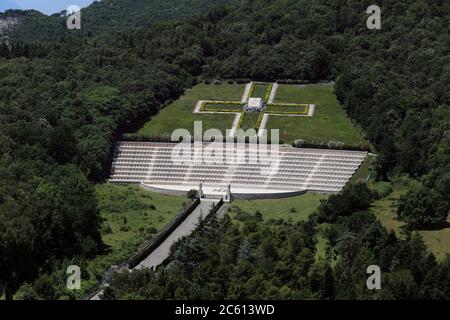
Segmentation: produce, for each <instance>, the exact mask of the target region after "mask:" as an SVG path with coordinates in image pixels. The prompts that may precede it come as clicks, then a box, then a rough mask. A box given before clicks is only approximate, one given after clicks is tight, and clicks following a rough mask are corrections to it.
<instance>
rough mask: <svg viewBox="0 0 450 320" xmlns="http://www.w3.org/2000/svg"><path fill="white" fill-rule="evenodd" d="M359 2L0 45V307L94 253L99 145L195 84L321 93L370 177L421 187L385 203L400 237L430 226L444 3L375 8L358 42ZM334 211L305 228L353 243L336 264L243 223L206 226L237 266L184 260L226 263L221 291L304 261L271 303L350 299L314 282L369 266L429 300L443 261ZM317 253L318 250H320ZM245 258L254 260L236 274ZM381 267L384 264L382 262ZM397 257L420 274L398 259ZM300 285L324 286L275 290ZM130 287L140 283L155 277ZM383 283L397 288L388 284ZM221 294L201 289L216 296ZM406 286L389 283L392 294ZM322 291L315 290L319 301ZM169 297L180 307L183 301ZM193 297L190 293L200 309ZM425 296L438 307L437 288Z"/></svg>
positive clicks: (438, 199) (447, 127)
mask: <svg viewBox="0 0 450 320" xmlns="http://www.w3.org/2000/svg"><path fill="white" fill-rule="evenodd" d="M109 2H112V3H116V4H117V5H119V4H118V3H124V2H125V1H103V2H101V3H98V4H96V5H95V6H99V5H101V4H102V3H109ZM131 2H133V1H131ZM163 2H164V3H170V2H169V1H163ZM158 3H161V2H158ZM186 3H187V2H186ZM199 3H200V2H199ZM370 4H371V3H370V1H356V0H340V1H333V2H331V3H330V2H329V1H323V0H315V1H310V0H300V1H299V0H277V1H271V0H246V1H241V2H240V3H239V4H238V5H236V6H219V7H214V8H212V9H211V10H209V11H208V12H207V13H205V14H202V15H200V16H196V17H195V18H192V19H188V20H187V21H177V22H170V23H164V24H160V25H155V26H152V27H149V28H140V29H125V28H124V29H122V30H120V31H119V30H118V31H115V32H107V33H102V32H100V31H102V30H109V28H110V23H112V22H111V21H114V20H108V19H104V18H101V16H102V14H105V15H106V14H107V13H106V11H102V10H100V11H99V12H98V13H97V14H98V15H99V16H98V20H97V14H96V15H94V16H93V17H92V19H93V20H92V21H94V20H95V24H97V25H98V31H99V33H98V34H94V33H92V34H86V35H84V36H78V35H77V36H75V37H73V36H64V37H62V38H61V39H57V40H55V41H52V42H39V43H32V42H15V43H10V44H7V43H3V44H0V148H1V152H0V292H5V293H6V297H7V298H11V296H12V294H13V293H14V292H15V291H16V290H17V288H18V287H19V286H20V285H21V284H22V283H24V282H25V281H32V280H33V279H34V278H35V277H36V276H37V275H38V274H40V273H43V272H50V271H52V270H53V269H54V266H55V265H56V264H57V262H58V261H61V260H62V259H64V258H67V257H73V256H78V257H81V258H89V257H91V256H93V255H95V254H97V253H99V252H101V250H102V247H103V246H102V243H101V239H100V237H99V232H98V229H99V226H100V224H101V221H100V218H99V215H98V210H97V205H96V200H95V195H94V192H93V188H92V183H93V182H97V181H101V180H102V179H104V178H105V177H106V176H107V174H108V171H109V165H110V158H111V153H112V148H113V142H114V140H115V139H116V138H117V137H118V136H119V135H120V133H121V132H123V131H125V130H126V129H127V128H128V127H129V126H131V125H133V124H135V123H137V122H138V121H141V120H142V119H147V118H148V117H149V116H151V115H152V114H154V113H155V112H157V111H158V109H159V108H160V107H162V106H164V105H165V104H166V103H167V102H168V101H170V100H173V99H176V98H177V97H178V96H179V95H180V94H182V92H183V90H184V89H185V88H188V87H190V86H192V85H193V84H194V83H195V82H196V81H197V80H198V78H199V77H200V78H201V77H204V78H252V79H262V80H276V79H305V80H310V81H317V80H324V79H328V80H335V82H336V88H335V90H336V94H337V96H338V98H339V100H340V101H341V102H342V103H343V105H344V107H345V109H346V110H347V112H348V114H349V115H350V117H351V118H352V119H353V120H354V121H355V122H357V123H358V124H359V125H360V126H361V127H362V128H363V130H364V132H365V134H366V137H367V138H368V139H369V140H370V141H371V142H372V143H373V144H374V146H375V148H376V149H377V151H378V152H379V157H378V160H377V163H376V178H377V179H389V178H390V177H392V176H394V175H399V174H408V175H410V176H411V177H413V178H414V179H417V180H418V181H420V184H419V185H420V187H415V188H414V189H412V190H410V192H409V193H407V194H406V195H405V196H404V197H403V198H402V200H401V201H400V205H399V217H400V218H402V219H403V220H405V221H407V222H408V223H409V225H410V227H411V229H414V228H418V227H431V226H433V225H435V224H439V223H442V221H443V219H444V214H445V213H446V212H448V207H449V202H450V193H449V190H450V135H449V132H450V108H449V105H450V95H449V93H450V54H449V49H450V47H449V43H450V33H449V26H450V23H449V22H450V21H449V20H450V15H449V12H450V3H449V2H448V1H444V0H401V1H398V0H395V1H394V0H386V1H380V3H379V5H380V6H381V7H382V9H383V11H382V23H383V24H382V29H381V30H376V31H374V30H368V29H367V28H366V19H367V15H366V14H365V10H366V8H367V7H368V6H369V5H370ZM95 6H94V7H95ZM134 8H136V6H135V7H134ZM149 10H150V9H149ZM115 12H116V11H115ZM144 12H145V11H144V10H141V8H139V7H138V8H136V9H135V11H132V12H130V13H129V14H128V15H127V17H128V18H129V21H141V20H139V19H140V18H139V16H140V15H141V14H142V16H141V17H146V15H145V14H144ZM108 14H109V13H108ZM174 17H175V16H174ZM125 26H128V25H127V24H125ZM121 28H123V27H122V26H121V25H118V29H121ZM30 32H31V31H30ZM34 32H40V31H38V30H37V29H35V30H34ZM30 37H34V35H33V34H30ZM23 39H26V38H23ZM355 193H357V192H355ZM428 196H430V197H428ZM81 199H83V200H81ZM429 199H432V201H431V200H429ZM335 200H336V199H335ZM80 203H82V205H81V206H80ZM430 206H432V208H439V209H437V210H432V209H430ZM342 208H343V210H342V212H338V213H336V212H335V213H334V215H335V217H334V218H332V219H331V220H329V219H330V218H329V217H328V215H326V214H322V215H321V214H319V213H318V216H317V217H316V219H318V221H320V219H325V221H329V223H333V224H334V226H335V228H333V230H334V237H337V238H339V239H341V238H344V239H348V242H345V241H344V245H345V246H348V247H351V246H354V245H355V243H359V242H360V241H363V243H366V245H365V246H364V247H362V248H360V249H358V250H356V249H355V250H356V251H348V252H349V253H348V254H351V256H346V255H347V253H346V252H347V249H345V250H339V246H336V247H333V250H334V251H333V252H334V253H335V254H338V255H339V256H340V257H341V258H342V260H339V264H338V265H336V267H333V266H330V265H329V263H327V262H323V261H314V256H313V241H314V234H313V232H312V231H308V228H309V227H308V225H302V224H300V225H291V224H289V223H287V222H282V223H275V224H274V223H272V222H261V221H256V222H255V221H253V222H251V224H250V226H249V227H247V229H245V228H244V229H236V227H235V224H234V223H233V222H231V221H228V220H226V221H223V222H211V223H216V224H218V225H219V226H220V227H218V230H222V232H223V233H225V234H227V236H226V237H225V238H226V239H227V240H226V241H227V243H228V245H230V246H231V243H232V242H233V241H235V242H236V245H235V246H234V247H233V246H231V247H230V248H238V247H237V246H239V248H240V247H241V246H242V242H244V240H245V241H248V242H249V243H252V245H251V246H250V245H249V255H250V256H249V257H247V258H243V260H242V259H241V260H240V259H237V254H234V256H233V255H232V254H231V253H227V255H231V256H230V257H221V256H220V255H222V254H225V253H224V252H222V251H220V252H215V253H210V252H208V251H205V250H207V249H208V248H203V247H200V248H196V249H195V250H199V253H198V254H200V255H202V258H201V259H200V260H198V263H199V268H200V267H202V268H203V266H204V267H205V268H207V265H213V264H211V261H208V259H207V258H211V259H212V260H214V259H219V258H220V259H225V258H226V259H230V260H229V261H231V262H232V263H234V264H236V268H237V270H235V271H233V272H234V273H227V276H228V277H229V278H228V280H227V281H229V282H230V283H234V284H236V285H237V284H238V283H239V282H240V281H241V280H242V279H243V278H241V277H244V276H245V275H244V274H245V273H246V271H245V270H246V268H257V269H261V273H260V275H259V276H260V277H263V276H264V274H265V273H264V272H268V271H267V270H268V269H267V268H271V267H272V266H273V264H274V263H275V264H276V263H277V262H276V260H275V257H277V256H278V257H280V256H282V255H283V254H284V253H282V252H280V251H285V250H287V251H286V255H288V256H289V257H286V260H284V259H281V260H280V264H281V263H285V265H286V266H289V265H290V264H292V263H293V261H295V259H297V255H298V254H300V253H301V252H303V255H304V256H305V257H306V258H305V259H306V260H308V261H310V260H311V256H312V262H311V261H310V262H311V263H310V265H309V266H308V265H306V266H305V267H304V268H303V269H302V270H297V269H296V268H287V267H286V270H287V269H289V270H288V271H286V272H287V273H286V274H288V275H289V274H290V273H292V272H298V275H296V276H295V279H290V278H289V277H282V276H281V275H282V274H283V273H279V274H276V275H274V277H275V278H273V279H274V280H273V281H274V282H273V283H271V284H270V285H269V284H268V285H267V286H268V289H267V290H268V291H264V294H265V293H267V292H270V291H271V290H272V289H271V288H272V287H273V286H274V284H276V286H278V287H279V288H283V286H284V285H286V290H285V291H284V292H283V293H280V292H276V290H274V294H273V295H269V296H266V297H272V296H276V295H277V294H280V295H282V297H329V298H344V297H361V296H360V295H359V293H357V292H350V291H347V290H346V289H345V290H346V291H345V292H341V291H339V290H344V289H339V288H337V286H334V288H335V291H333V292H329V293H326V292H325V291H327V290H331V288H332V287H328V286H329V285H328V284H327V283H328V282H330V283H332V282H334V283H345V282H346V280H345V279H341V278H340V277H344V271H342V270H351V268H352V267H353V263H357V260H354V259H356V257H357V258H358V259H359V258H360V259H363V255H366V256H367V255H373V256H374V257H376V258H377V259H387V260H392V259H393V261H398V263H397V264H395V266H388V265H387V264H383V266H386V267H387V268H388V267H390V269H389V270H392V273H393V274H395V273H399V274H401V276H400V275H399V276H398V277H400V279H403V280H402V281H404V282H407V284H411V286H420V287H421V288H424V283H433V284H435V283H436V285H435V286H434V287H433V285H431V284H430V286H431V287H432V289H430V290H438V289H436V286H438V284H437V282H438V281H437V280H436V281H435V280H433V279H430V278H432V277H433V274H428V273H426V272H425V271H424V270H431V269H433V268H437V269H436V270H438V271H439V272H441V273H442V274H447V275H448V262H445V263H443V264H437V263H436V262H435V261H434V260H433V258H432V257H429V256H428V255H427V254H426V251H425V248H424V247H423V243H421V242H420V239H416V238H415V237H413V236H411V237H410V238H409V239H407V240H398V239H395V238H394V237H393V236H392V235H389V234H386V231H384V230H383V229H382V228H381V226H380V225H379V224H378V223H377V221H374V220H373V217H370V216H369V215H368V214H367V213H364V208H358V210H356V211H355V212H352V209H351V206H349V207H345V206H343V207H342ZM412 209H414V210H412ZM321 210H322V209H319V211H321ZM325 211H326V210H324V212H325ZM324 215H325V218H324ZM321 216H322V217H321ZM341 216H342V218H340V219H337V217H341ZM326 217H328V218H326ZM327 219H328V220H327ZM335 219H337V220H336V221H335ZM313 222H314V221H313ZM361 224H362V225H363V226H367V228H369V227H370V228H369V229H373V232H374V233H376V234H377V235H379V236H380V240H379V241H380V243H378V242H377V241H378V240H377V241H375V240H374V239H373V238H370V237H369V236H368V235H365V234H361V232H362V230H365V229H367V228H366V227H359V225H361ZM354 225H358V227H357V228H356V227H354ZM205 228H207V224H206V226H205ZM249 228H250V229H249ZM252 228H253V229H252ZM202 230H203V229H202ZM245 230H247V231H245ZM289 230H298V233H299V235H298V236H297V238H300V239H297V238H295V236H294V235H295V232H293V235H292V239H291V238H290V237H289V239H288V238H287V236H286V234H288V233H290V231H289ZM342 230H344V231H345V233H342V232H343V231H342ZM266 231H268V232H271V234H273V235H274V237H273V241H275V242H277V243H272V244H264V248H262V247H261V246H263V244H262V240H258V239H253V237H256V238H258V235H261V232H266ZM245 232H247V233H245ZM218 234H219V231H217V232H216V231H215V230H210V231H209V232H206V231H205V234H202V231H199V234H198V235H196V236H195V237H194V238H193V239H194V240H195V239H202V238H201V237H203V236H207V237H211V239H213V240H214V239H216V237H218ZM198 237H200V238H198ZM308 237H309V238H308ZM364 237H369V238H367V239H366V238H364ZM303 238H304V239H303ZM194 240H188V242H189V241H194ZM216 240H217V239H216ZM285 240H286V241H285ZM329 240H330V243H331V244H333V242H332V241H331V240H332V238H330V239H329ZM252 241H253V242H252ZM292 241H294V243H296V242H295V241H298V242H299V243H298V245H299V246H300V247H301V248H303V249H304V250H302V251H301V252H300V251H299V252H295V254H294V253H292V254H290V253H289V252H288V249H289V248H291V249H290V250H291V251H292V243H291V242H292ZM200 242H201V241H200ZM211 242H212V243H214V241H211ZM374 242H375V243H374ZM339 243H340V242H339ZM198 245H199V246H201V245H202V244H198ZM204 246H206V244H204ZM411 247H412V248H411ZM381 248H382V249H383V250H381ZM188 249H189V248H188ZM188 249H186V250H188ZM244 249H245V248H244ZM244 249H243V250H244ZM180 250H181V249H180ZM208 250H209V249H208ZM224 250H225V249H224ZM227 250H228V249H227ZM236 250H237V249H236ZM254 250H256V251H258V252H259V251H261V252H260V253H261V254H262V255H263V256H264V257H266V256H267V259H263V260H259V259H255V260H251V255H252V254H253V253H254ZM308 250H309V252H308ZM330 250H331V249H330ZM349 250H350V249H349ZM414 250H415V251H414ZM225 251H226V250H225ZM266 251H267V252H266ZM252 252H253V253H252ZM258 254H259V253H258ZM383 254H391V256H389V257H386V258H383V257H382V256H381V255H383ZM413 254H414V255H413ZM397 255H402V256H401V257H399V256H397ZM410 255H411V256H418V257H419V256H420V257H421V258H420V259H421V260H420V261H415V260H414V261H413V260H407V259H409V258H410V257H409V256H410ZM180 259H181V260H180V264H181V265H182V266H183V268H182V269H180V270H178V269H177V263H175V264H174V267H173V268H174V270H175V271H173V272H181V273H182V272H186V271H184V268H187V267H188V265H187V264H189V262H188V261H184V260H182V259H183V258H182V257H180ZM202 259H203V260H202ZM249 259H250V260H249ZM292 259H294V260H292ZM299 259H300V258H299ZM352 259H353V261H350V260H352ZM402 259H403V260H402ZM175 260H176V259H175ZM227 261H228V260H227ZM241 262H242V264H241ZM304 263H306V264H308V263H307V262H304ZM346 263H348V265H346ZM386 263H387V262H386ZM282 267H283V268H284V267H285V266H280V268H282ZM403 267H404V268H403ZM297 268H298V267H297ZM311 268H312V269H311ZM330 268H332V270H330ZM340 268H341V269H340ZM346 268H347V269H346ZM446 268H447V269H446ZM177 270H178V271H177ZM186 270H188V269H186ZM233 270H234V269H233ZM239 270H241V271H242V274H241V273H240V272H241V271H239ZM311 270H312V271H311ZM339 270H341V271H339ZM404 270H406V271H404ZM408 270H409V271H408ZM418 270H419V271H418ZM214 272H215V271H214ZM310 272H316V274H317V275H319V276H317V277H316V279H317V281H323V282H321V283H310V287H309V291H308V292H298V290H297V289H296V288H298V285H299V284H292V285H288V282H289V281H300V280H301V279H302V277H304V279H303V280H301V281H307V282H308V281H309V282H311V281H313V280H314V279H312V278H311V277H310V276H308V273H310ZM340 272H341V273H342V274H340ZM346 272H347V271H346ZM439 272H436V273H434V275H435V276H436V277H437V276H438V274H440V273H439ZM214 274H216V275H217V273H214ZM290 275H291V276H293V275H292V274H290ZM320 275H321V276H320ZM141 276H142V277H143V278H142V279H144V280H143V281H145V279H147V278H146V277H154V276H156V277H159V276H161V277H165V275H164V274H162V275H151V274H150V275H148V274H146V273H143V274H142V275H141ZM169 276H170V274H169ZM212 276H213V275H212ZM355 276H356V275H355ZM234 277H235V278H234ZM224 279H225V278H224ZM238 279H241V280H238ZM270 279H272V278H270ZM395 279H397V276H395V277H392V281H394V282H395V281H396V280H395ZM427 279H429V280H427ZM447 279H448V278H447ZM164 281H165V280H161V283H162V284H161V288H149V289H148V290H149V292H147V293H143V295H144V296H146V297H150V296H152V297H162V296H164V297H166V296H167V297H173V294H174V293H173V292H172V293H168V292H170V290H169V289H165V288H162V287H164V286H166V284H165V282H164ZM221 281H224V280H221V279H217V282H213V283H214V284H215V285H220V283H221ZM242 281H243V280H242ZM255 281H256V282H258V281H257V279H253V280H252V282H255ZM352 281H356V280H354V279H353V280H352ZM424 281H430V282H424ZM433 281H435V282H433ZM167 285H170V284H167ZM393 285H395V284H393ZM405 285H406V284H405V283H401V284H398V286H399V287H400V288H403V287H404V286H405ZM324 286H325V287H326V290H325V289H323V290H325V291H324V292H321V290H322V289H320V288H323V287H324ZM250 288H251V287H249V290H250ZM305 288H306V287H305ZM203 289H204V288H202V287H200V288H199V290H203ZM117 290H119V289H117ZM180 290H181V289H180ZM186 290H187V289H186ZM204 290H206V289H204ZM210 290H211V289H210ZM233 290H234V291H233ZM283 290H284V289H283ZM349 290H350V289H349ZM398 290H400V289H398ZM402 290H403V289H402ZM446 290H447V291H446ZM278 291H280V290H278ZM124 292H126V290H124ZM154 292H156V293H154ZM202 292H203V291H202ZM221 292H222V293H223V297H233V292H236V293H235V294H237V291H236V290H235V289H230V288H228V287H227V288H224V289H223V291H221ZM243 292H247V291H245V290H244V291H243ZM248 292H250V293H249V295H250V294H251V292H253V293H255V292H256V291H251V290H250V291H248ZM396 292H397V293H396ZM411 292H412V291H407V292H403V291H400V293H399V291H395V289H392V290H391V291H389V292H388V291H386V297H395V298H408V297H425V295H422V294H424V293H421V292H417V293H416V294H415V295H414V296H408V294H412V293H411ZM123 294H125V293H123ZM179 294H180V297H182V296H185V297H193V296H194V293H191V292H181V291H180V292H179ZM208 294H209V293H207V292H206V291H205V293H204V295H203V297H207V296H208ZM361 294H362V293H361ZM427 294H428V293H427ZM114 295H115V296H117V297H121V296H122V293H120V292H119V293H117V292H112V293H111V297H114ZM262 295H263V293H261V296H262ZM435 296H436V297H447V298H448V297H449V294H448V286H447V288H441V289H439V290H438V291H436V294H435V295H434V296H432V297H435Z"/></svg>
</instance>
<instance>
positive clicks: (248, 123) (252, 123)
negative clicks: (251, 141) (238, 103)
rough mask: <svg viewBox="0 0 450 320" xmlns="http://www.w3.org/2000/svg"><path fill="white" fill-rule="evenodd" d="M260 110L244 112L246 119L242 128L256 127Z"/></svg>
mask: <svg viewBox="0 0 450 320" xmlns="http://www.w3.org/2000/svg"><path fill="white" fill-rule="evenodd" d="M258 118H259V113H258V112H244V120H243V122H242V125H241V129H242V130H245V131H247V130H248V129H255V130H256V125H257V122H258Z"/></svg>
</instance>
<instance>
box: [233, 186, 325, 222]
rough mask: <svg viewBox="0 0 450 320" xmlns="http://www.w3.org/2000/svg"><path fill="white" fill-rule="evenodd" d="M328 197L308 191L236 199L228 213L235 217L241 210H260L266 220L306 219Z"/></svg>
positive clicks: (251, 212)
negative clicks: (289, 196) (293, 195)
mask: <svg viewBox="0 0 450 320" xmlns="http://www.w3.org/2000/svg"><path fill="white" fill-rule="evenodd" d="M327 198H328V195H326V194H319V193H306V194H304V195H301V196H296V197H292V198H285V199H270V200H236V201H234V202H233V203H232V204H231V206H230V208H229V211H228V214H229V215H230V217H232V218H233V217H235V216H236V214H238V213H239V212H247V213H250V214H254V213H255V212H257V211H259V212H261V214H262V216H263V218H264V220H269V219H280V218H282V219H285V220H289V219H292V220H293V221H304V220H307V219H308V217H309V215H310V214H311V213H313V212H314V210H316V209H317V207H318V206H319V204H320V200H322V199H327Z"/></svg>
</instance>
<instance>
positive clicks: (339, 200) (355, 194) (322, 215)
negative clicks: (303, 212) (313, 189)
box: [316, 183, 374, 223]
mask: <svg viewBox="0 0 450 320" xmlns="http://www.w3.org/2000/svg"><path fill="white" fill-rule="evenodd" d="M373 200H374V193H373V192H372V191H371V190H370V189H369V188H368V187H367V185H366V184H365V183H356V184H349V185H347V186H346V187H345V188H344V189H343V190H342V191H341V192H340V193H338V194H333V195H331V196H330V197H329V198H328V199H327V200H326V201H322V202H321V204H320V206H319V208H318V209H317V211H316V215H317V218H318V221H319V223H322V222H330V223H333V222H335V221H336V219H337V218H338V217H340V216H350V215H352V214H353V213H355V212H357V211H363V210H365V209H367V208H368V207H369V206H370V204H371V203H372V201H373Z"/></svg>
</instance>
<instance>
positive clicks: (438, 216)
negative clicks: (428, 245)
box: [397, 186, 449, 229]
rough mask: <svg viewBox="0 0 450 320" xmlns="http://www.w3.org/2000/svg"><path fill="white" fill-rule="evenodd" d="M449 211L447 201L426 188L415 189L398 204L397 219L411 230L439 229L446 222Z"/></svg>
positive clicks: (401, 198)
mask: <svg viewBox="0 0 450 320" xmlns="http://www.w3.org/2000/svg"><path fill="white" fill-rule="evenodd" d="M448 211H449V205H448V203H447V201H445V199H444V198H443V197H442V196H441V195H440V194H438V193H437V192H436V191H434V190H433V189H429V188H427V187H425V186H420V187H418V188H413V189H412V190H410V191H409V192H408V193H407V194H405V195H403V196H402V197H400V199H399V201H398V203H397V218H398V219H399V220H401V221H404V222H406V223H407V224H408V227H409V228H411V229H417V228H433V227H438V226H439V225H440V224H443V223H445V222H446V220H447V216H448Z"/></svg>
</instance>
